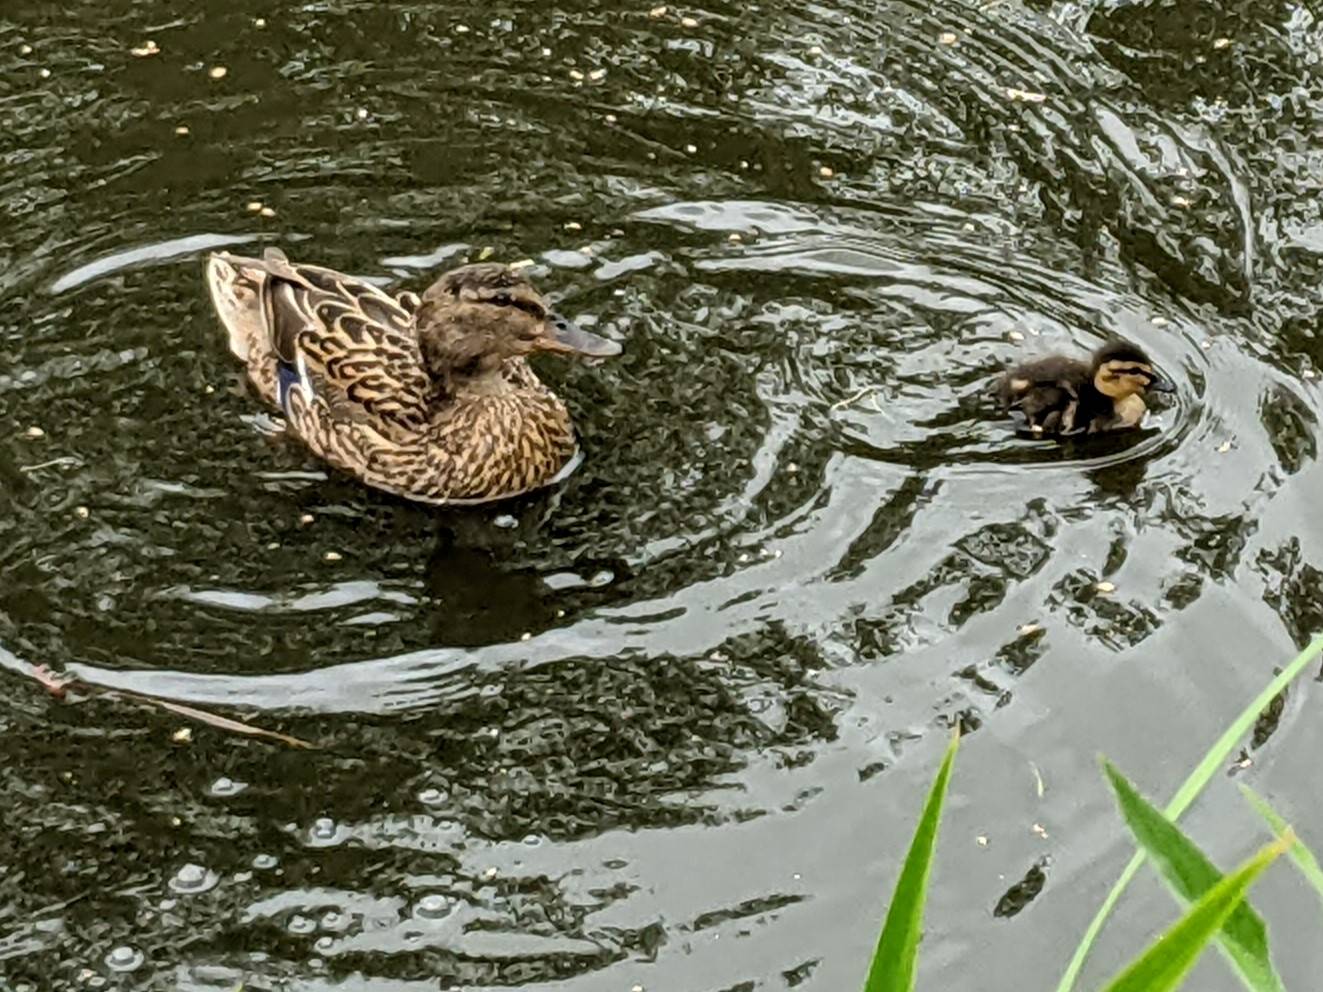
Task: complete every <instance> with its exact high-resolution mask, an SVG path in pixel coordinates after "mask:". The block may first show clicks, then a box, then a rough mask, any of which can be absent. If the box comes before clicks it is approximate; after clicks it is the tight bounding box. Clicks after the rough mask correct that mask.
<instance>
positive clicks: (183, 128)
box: [175, 124, 188, 138]
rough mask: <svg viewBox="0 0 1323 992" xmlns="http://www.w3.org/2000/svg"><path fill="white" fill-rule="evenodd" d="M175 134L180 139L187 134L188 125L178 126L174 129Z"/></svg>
mask: <svg viewBox="0 0 1323 992" xmlns="http://www.w3.org/2000/svg"><path fill="white" fill-rule="evenodd" d="M175 134H177V135H179V136H180V137H181V138H182V137H183V136H184V135H186V134H188V125H187V124H180V125H179V126H178V127H177V128H175Z"/></svg>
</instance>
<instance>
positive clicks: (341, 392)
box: [208, 249, 433, 439]
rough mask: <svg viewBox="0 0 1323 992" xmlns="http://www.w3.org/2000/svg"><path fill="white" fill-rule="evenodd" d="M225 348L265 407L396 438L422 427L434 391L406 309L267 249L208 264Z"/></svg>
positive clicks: (366, 286) (367, 286)
mask: <svg viewBox="0 0 1323 992" xmlns="http://www.w3.org/2000/svg"><path fill="white" fill-rule="evenodd" d="M208 282H209V283H210V285H211V291H212V299H213V301H214V302H215V304H216V309H217V311H218V312H219V313H220V315H221V319H222V320H223V321H224V323H225V325H226V328H227V329H228V330H229V332H230V347H231V350H232V351H234V352H235V354H236V355H238V356H239V357H240V358H242V359H243V360H244V361H245V362H246V363H247V365H248V371H249V375H250V376H251V377H252V379H253V381H254V382H255V383H256V384H257V386H258V388H259V389H260V390H262V392H263V393H264V394H265V395H266V396H267V399H269V400H271V401H272V402H273V403H275V404H277V405H278V406H280V407H281V408H282V409H283V410H285V412H286V413H289V412H290V406H291V401H292V398H293V397H294V396H295V394H298V399H299V406H300V407H302V408H309V407H314V406H316V407H320V408H323V413H322V416H323V417H326V418H328V419H330V420H333V421H338V422H341V423H344V424H355V425H361V426H364V427H368V428H371V429H372V430H373V431H374V432H376V433H380V434H382V435H384V436H385V437H387V438H389V437H395V438H399V439H404V438H405V437H412V436H416V435H417V434H418V432H420V431H422V430H423V429H425V428H426V426H427V424H428V418H429V409H430V403H431V397H432V390H433V384H432V380H431V377H430V376H429V375H428V374H427V371H426V369H425V368H424V366H423V363H422V354H421V352H420V350H419V347H418V339H417V335H416V334H415V331H414V322H413V307H411V306H410V304H411V303H413V302H414V301H413V300H411V299H409V298H408V297H407V296H406V297H405V298H402V299H401V300H396V299H395V298H393V297H392V296H390V295H389V294H388V293H386V292H384V291H383V290H381V289H379V288H377V287H376V286H373V285H372V284H371V283H368V282H365V281H363V280H361V279H355V278H353V277H352V276H347V275H344V274H343V273H340V272H335V271H334V270H332V269H327V268H322V267H321V266H316V265H296V264H294V263H292V262H290V261H289V259H288V258H286V257H285V255H284V254H283V253H282V252H280V251H278V250H275V249H268V250H267V252H266V254H265V255H264V256H263V257H262V258H260V259H256V258H244V257H240V256H236V255H231V254H229V253H227V252H222V253H219V254H216V255H213V256H211V259H210V260H209V262H208Z"/></svg>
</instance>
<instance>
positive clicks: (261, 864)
mask: <svg viewBox="0 0 1323 992" xmlns="http://www.w3.org/2000/svg"><path fill="white" fill-rule="evenodd" d="M278 864H280V859H279V858H277V857H276V856H275V855H274V854H258V855H255V856H254V857H253V867H254V868H256V869H258V870H259V871H267V870H269V869H271V868H274V867H275V866H276V865H278Z"/></svg>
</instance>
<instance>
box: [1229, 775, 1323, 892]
mask: <svg viewBox="0 0 1323 992" xmlns="http://www.w3.org/2000/svg"><path fill="white" fill-rule="evenodd" d="M1240 791H1241V792H1243V793H1244V794H1245V798H1246V799H1248V800H1249V804H1250V805H1251V806H1253V807H1254V808H1255V809H1256V810H1258V812H1259V815H1260V816H1261V817H1263V818H1264V819H1265V820H1267V821H1268V826H1270V827H1272V831H1273V833H1275V834H1277V835H1278V836H1279V837H1280V836H1281V835H1282V834H1285V833H1287V832H1289V831H1290V829H1291V828H1290V826H1288V825H1287V822H1286V821H1285V820H1283V819H1282V818H1281V816H1279V815H1278V813H1277V811H1276V810H1275V809H1273V808H1272V807H1271V806H1269V805H1268V800H1266V799H1264V798H1263V797H1262V796H1261V795H1259V794H1258V793H1257V792H1255V791H1254V790H1253V789H1251V788H1250V787H1249V786H1248V785H1242V786H1241V787H1240ZM1290 854H1291V860H1292V861H1294V862H1295V863H1296V866H1297V867H1298V868H1299V869H1300V873H1301V874H1302V875H1304V876H1305V878H1307V879H1308V880H1309V884H1310V885H1312V886H1313V887H1314V888H1315V889H1316V890H1317V891H1318V894H1319V898H1321V899H1323V868H1320V867H1319V864H1318V858H1316V857H1314V852H1313V851H1311V850H1310V849H1309V848H1307V847H1305V845H1304V842H1303V841H1300V840H1299V839H1297V840H1296V843H1295V846H1294V847H1292V848H1291V851H1290Z"/></svg>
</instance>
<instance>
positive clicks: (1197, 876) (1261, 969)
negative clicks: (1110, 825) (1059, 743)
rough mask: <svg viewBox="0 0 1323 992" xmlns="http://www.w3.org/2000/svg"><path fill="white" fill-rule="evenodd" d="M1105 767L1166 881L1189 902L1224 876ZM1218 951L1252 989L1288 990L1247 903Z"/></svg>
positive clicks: (1128, 820)
mask: <svg viewBox="0 0 1323 992" xmlns="http://www.w3.org/2000/svg"><path fill="white" fill-rule="evenodd" d="M1103 771H1104V772H1105V773H1106V775H1107V778H1108V781H1110V782H1111V784H1112V790H1113V791H1114V792H1115V793H1116V803H1117V805H1118V806H1119V807H1120V809H1121V815H1122V816H1123V817H1125V822H1126V825H1127V826H1128V827H1129V828H1130V832H1131V833H1132V834H1134V835H1135V840H1136V841H1138V842H1139V847H1140V849H1141V850H1142V851H1143V852H1144V853H1145V854H1147V855H1148V857H1149V859H1150V860H1151V861H1152V862H1153V865H1154V867H1155V868H1157V869H1158V872H1159V873H1160V874H1161V875H1162V877H1163V879H1165V880H1166V882H1167V884H1168V885H1169V886H1171V888H1172V889H1173V890H1174V891H1175V893H1176V894H1177V895H1178V896H1179V897H1180V898H1181V900H1182V902H1183V903H1185V904H1187V905H1188V904H1189V903H1192V902H1195V901H1196V900H1198V899H1199V898H1201V897H1202V896H1203V895H1204V893H1206V892H1208V891H1209V890H1210V889H1212V888H1213V887H1214V886H1215V885H1217V883H1218V882H1220V881H1221V880H1222V873H1221V872H1220V871H1218V870H1217V866H1216V865H1214V864H1213V863H1212V862H1211V861H1209V860H1208V858H1207V857H1205V855H1204V853H1203V851H1201V850H1199V848H1198V846H1197V845H1196V844H1195V843H1194V842H1193V841H1192V840H1190V839H1189V838H1188V837H1187V836H1186V835H1185V834H1184V833H1183V832H1182V831H1181V829H1180V828H1179V827H1178V826H1176V824H1174V823H1173V822H1172V821H1171V820H1169V819H1167V818H1166V817H1165V816H1163V815H1162V813H1161V812H1160V811H1159V810H1158V809H1157V808H1156V807H1154V806H1153V805H1152V804H1151V803H1149V802H1148V800H1146V799H1145V798H1144V797H1143V796H1141V795H1140V794H1139V791H1138V790H1137V789H1136V788H1135V787H1134V786H1133V785H1132V784H1131V783H1130V782H1129V781H1128V780H1127V779H1126V777H1125V776H1124V775H1122V774H1121V772H1120V771H1118V770H1117V768H1116V766H1115V765H1113V764H1112V763H1111V762H1110V761H1107V760H1104V761H1103ZM1217 937H1218V939H1219V941H1220V943H1221V945H1222V950H1223V951H1225V952H1226V955H1227V957H1228V958H1230V959H1231V963H1232V965H1234V966H1235V969H1236V971H1238V972H1239V973H1240V977H1241V980H1242V981H1243V982H1244V984H1245V987H1246V988H1248V989H1250V990H1252V992H1286V989H1285V986H1283V985H1282V980H1281V978H1280V977H1279V976H1278V974H1277V972H1276V970H1275V969H1274V968H1273V966H1272V959H1271V957H1270V956H1269V954H1268V928H1267V927H1266V926H1264V923H1263V919H1262V918H1261V917H1260V916H1259V914H1258V913H1256V912H1254V910H1253V909H1252V908H1250V905H1249V903H1248V902H1241V903H1240V905H1238V906H1236V907H1235V908H1234V909H1233V910H1232V912H1231V915H1230V916H1229V917H1227V921H1226V923H1225V924H1224V925H1223V927H1222V930H1221V931H1220V932H1219V933H1218V934H1217Z"/></svg>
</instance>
